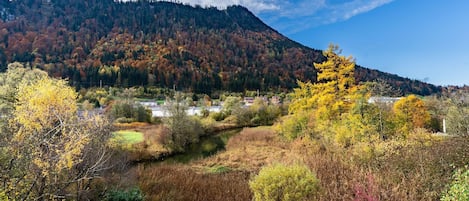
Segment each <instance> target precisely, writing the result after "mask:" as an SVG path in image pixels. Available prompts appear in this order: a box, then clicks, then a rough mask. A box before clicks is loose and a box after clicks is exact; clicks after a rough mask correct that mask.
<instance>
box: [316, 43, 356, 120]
mask: <svg viewBox="0 0 469 201" xmlns="http://www.w3.org/2000/svg"><path fill="white" fill-rule="evenodd" d="M340 53H341V51H340V50H339V47H338V46H337V45H332V44H331V45H329V48H328V49H327V50H326V51H324V53H323V54H324V56H325V57H326V58H327V60H326V61H325V62H323V63H320V64H317V63H315V65H314V66H315V67H316V69H317V70H318V81H317V82H318V83H317V84H315V87H314V92H315V93H314V96H317V98H316V99H317V107H318V108H317V110H318V113H317V115H316V117H317V118H319V119H329V120H333V119H337V118H339V117H340V115H341V114H342V113H344V112H347V111H348V110H349V109H350V104H351V102H352V100H351V98H352V97H351V95H352V94H353V93H354V91H355V78H354V72H355V61H354V59H353V58H352V57H350V56H349V57H345V56H340V55H339V54H340Z"/></svg>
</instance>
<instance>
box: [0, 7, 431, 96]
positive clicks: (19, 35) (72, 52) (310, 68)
mask: <svg viewBox="0 0 469 201" xmlns="http://www.w3.org/2000/svg"><path fill="white" fill-rule="evenodd" d="M0 18H1V20H0V71H5V69H6V66H7V64H8V63H11V62H14V61H19V62H23V63H30V64H31V66H35V67H39V68H41V69H43V70H45V71H47V72H49V74H51V75H53V76H55V77H67V78H69V80H70V82H71V84H73V85H74V86H76V87H89V86H98V85H99V84H101V83H104V84H105V85H108V86H121V87H128V86H136V85H139V86H142V85H143V86H159V87H170V88H172V87H177V88H178V89H181V90H188V91H193V92H197V93H206V94H210V93H211V92H212V91H213V90H218V89H224V90H229V91H235V92H240V91H244V90H257V89H260V90H285V89H291V88H293V87H296V86H297V85H296V81H297V80H300V81H313V82H314V81H316V69H315V67H314V63H320V62H322V61H324V59H325V58H324V57H323V56H322V54H321V52H320V51H319V50H313V49H310V48H307V47H305V46H302V45H300V44H298V43H296V42H294V41H291V40H289V39H288V38H286V37H284V36H282V35H281V34H279V33H278V32H276V31H275V30H273V29H271V28H270V27H268V26H267V25H265V24H264V23H263V22H262V21H260V20H259V19H258V18H257V17H256V16H254V15H253V14H252V13H250V12H249V11H248V10H247V9H246V8H243V7H240V6H231V7H228V8H227V9H226V10H218V9H216V8H202V7H197V6H196V7H192V6H188V5H182V4H175V3H169V2H149V1H138V2H115V1H113V0H92V1H80V0H63V1H62V0H61V1H59V0H51V1H43V0H25V1H2V2H1V4H0ZM364 72H367V71H366V70H365V71H364ZM370 73H374V74H377V75H378V76H381V77H383V76H384V77H386V78H388V79H385V80H387V81H389V83H390V84H391V85H393V86H395V87H400V86H404V87H406V88H408V89H406V90H404V91H405V92H408V91H409V92H412V93H416V94H422V95H426V94H430V93H435V92H437V91H438V88H435V87H433V86H432V85H428V84H425V83H421V82H418V81H416V82H412V81H410V80H408V79H400V78H398V77H397V78H396V77H392V76H388V75H385V74H382V73H381V72H378V71H372V72H370ZM357 77H358V78H359V79H357V80H358V81H371V80H374V79H375V77H376V76H368V73H365V74H357ZM401 82H404V83H405V85H402V84H400V83H401Z"/></svg>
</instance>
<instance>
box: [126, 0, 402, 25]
mask: <svg viewBox="0 0 469 201" xmlns="http://www.w3.org/2000/svg"><path fill="white" fill-rule="evenodd" d="M123 1H131V0H123ZM160 1H172V2H179V3H183V4H189V5H200V6H203V7H208V6H214V7H217V8H219V9H225V8H226V7H228V6H230V5H241V6H244V7H246V8H248V9H249V10H250V11H252V12H254V13H255V14H257V15H258V16H260V17H261V18H262V19H263V20H264V21H265V22H266V23H267V24H269V25H271V26H273V27H274V28H276V29H278V30H279V31H281V32H286V33H294V32H298V31H301V30H304V29H307V28H311V27H316V26H320V25H325V24H332V23H335V22H340V21H345V20H348V19H350V18H352V17H354V16H356V15H359V14H362V13H366V12H368V11H371V10H373V9H375V8H378V7H380V6H383V5H385V4H388V3H391V2H392V1H394V0H160Z"/></svg>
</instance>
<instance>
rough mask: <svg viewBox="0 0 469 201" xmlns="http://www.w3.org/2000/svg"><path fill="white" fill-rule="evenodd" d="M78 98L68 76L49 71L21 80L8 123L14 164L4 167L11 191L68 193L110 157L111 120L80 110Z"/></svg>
mask: <svg viewBox="0 0 469 201" xmlns="http://www.w3.org/2000/svg"><path fill="white" fill-rule="evenodd" d="M76 98H77V94H76V92H75V91H74V90H73V89H72V88H71V87H69V86H67V84H66V82H65V81H64V80H55V79H51V78H48V77H44V78H41V79H39V80H37V81H35V82H22V83H21V84H20V85H19V87H18V93H17V96H16V102H15V104H14V112H13V118H12V119H11V121H10V123H9V126H10V130H11V131H12V133H11V135H12V140H11V143H10V144H8V146H7V149H8V151H9V153H11V159H10V161H9V164H10V165H9V166H8V167H7V168H4V169H3V172H4V173H5V174H6V176H5V177H4V178H3V180H4V181H3V183H4V186H3V188H4V191H5V192H6V194H7V195H8V196H9V197H11V198H13V199H15V200H31V199H38V200H53V199H65V198H68V196H70V194H69V193H70V192H67V191H68V190H70V186H71V185H72V184H76V185H74V186H75V187H74V188H75V190H76V192H79V190H82V189H81V188H82V187H83V182H87V181H89V180H91V179H92V178H93V177H94V176H96V175H98V174H99V171H100V170H101V169H102V168H103V167H104V165H105V164H106V163H107V159H108V158H109V152H107V149H106V145H105V142H106V141H107V138H108V137H109V136H110V135H109V133H110V132H109V126H108V125H109V124H108V123H107V121H106V120H104V119H103V118H101V117H100V116H97V115H92V114H84V115H81V116H80V115H79V114H78V111H77V105H76ZM73 195H75V196H78V197H79V193H77V194H73ZM75 198H76V199H78V198H77V197H75Z"/></svg>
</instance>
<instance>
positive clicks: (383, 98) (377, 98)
mask: <svg viewBox="0 0 469 201" xmlns="http://www.w3.org/2000/svg"><path fill="white" fill-rule="evenodd" d="M401 99H402V97H387V96H373V97H370V98H369V99H368V103H371V104H376V103H381V104H386V105H392V104H394V103H395V102H397V101H398V100H401Z"/></svg>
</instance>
